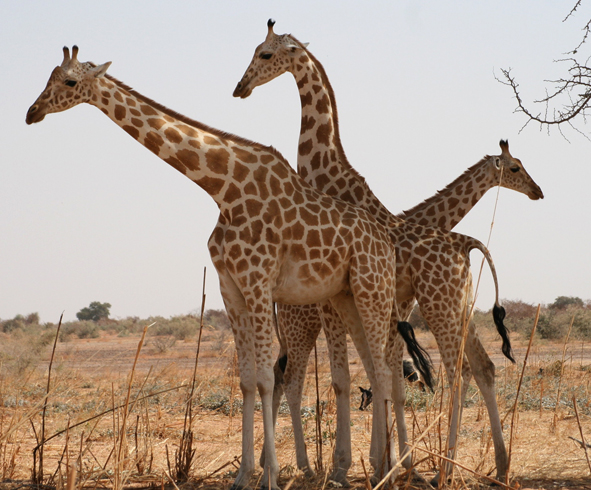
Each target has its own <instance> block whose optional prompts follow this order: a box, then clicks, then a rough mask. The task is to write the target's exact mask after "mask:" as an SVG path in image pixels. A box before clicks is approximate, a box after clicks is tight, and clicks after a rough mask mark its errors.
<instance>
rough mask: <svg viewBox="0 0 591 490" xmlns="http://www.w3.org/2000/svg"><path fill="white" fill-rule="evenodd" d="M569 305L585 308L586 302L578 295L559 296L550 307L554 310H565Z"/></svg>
mask: <svg viewBox="0 0 591 490" xmlns="http://www.w3.org/2000/svg"><path fill="white" fill-rule="evenodd" d="M569 306H576V307H578V308H583V307H584V306H585V303H584V302H583V300H582V299H581V298H578V297H576V296H558V298H556V299H555V300H554V303H552V304H551V305H549V308H551V309H552V310H564V309H566V308H568V307H569Z"/></svg>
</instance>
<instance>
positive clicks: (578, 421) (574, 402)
mask: <svg viewBox="0 0 591 490" xmlns="http://www.w3.org/2000/svg"><path fill="white" fill-rule="evenodd" d="M573 406H574V407H575V415H576V416H577V424H578V425H579V433H580V434H581V439H582V441H577V442H580V444H581V447H582V448H583V450H584V451H585V458H586V459H587V466H589V473H591V461H589V453H588V452H587V448H589V447H591V446H590V445H589V444H587V443H586V442H585V435H584V434H583V427H582V426H581V419H580V418H579V408H578V406H577V397H576V396H574V395H573ZM571 439H573V438H572V437H571ZM573 440H575V441H576V439H573Z"/></svg>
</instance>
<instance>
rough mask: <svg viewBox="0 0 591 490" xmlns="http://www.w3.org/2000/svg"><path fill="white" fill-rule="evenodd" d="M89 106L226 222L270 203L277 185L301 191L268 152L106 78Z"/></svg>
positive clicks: (272, 152) (291, 174)
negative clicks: (197, 191)
mask: <svg viewBox="0 0 591 490" xmlns="http://www.w3.org/2000/svg"><path fill="white" fill-rule="evenodd" d="M89 103H90V104H92V105H94V106H96V107H98V108H99V109H101V110H102V111H103V112H104V113H105V114H106V115H107V116H108V117H109V118H111V119H112V120H113V121H114V122H115V123H116V124H117V125H119V126H120V127H121V128H122V129H123V130H124V131H126V132H127V133H128V134H129V135H130V136H132V137H133V138H134V139H136V140H137V141H138V142H139V143H141V144H142V145H144V146H145V147H146V148H147V149H148V150H150V151H152V152H153V153H155V154H156V155H157V156H158V157H160V158H161V159H162V160H164V161H165V162H166V163H168V164H169V165H170V166H171V167H173V168H175V169H176V170H178V171H179V172H181V173H182V174H184V175H186V176H187V177H188V178H189V179H191V180H192V181H193V182H195V183H196V184H197V185H199V186H200V187H201V188H203V189H204V190H205V191H206V192H207V193H208V194H209V195H210V196H211V197H212V198H213V200H214V201H215V202H216V204H217V205H218V207H219V208H220V212H221V213H222V214H223V215H226V216H227V217H229V218H231V217H232V213H235V212H236V209H237V208H238V207H244V206H248V202H249V201H250V200H252V198H253V197H256V198H257V200H258V201H259V202H260V201H265V200H268V199H269V198H270V197H272V194H273V190H274V189H275V190H277V189H278V188H279V187H280V186H281V184H280V181H286V180H287V181H290V183H291V188H292V189H293V188H296V189H298V188H299V187H300V183H299V177H298V176H297V175H296V174H295V172H293V170H292V169H291V168H290V167H289V165H288V164H287V162H285V160H284V159H283V157H281V155H279V153H278V152H276V151H275V150H273V149H272V148H268V147H265V146H263V145H259V144H257V143H254V142H251V141H248V140H245V139H243V138H240V137H238V136H234V135H230V134H227V133H223V132H221V131H218V130H216V129H213V128H210V127H207V126H205V125H204V124H202V123H199V122H197V121H193V120H190V119H188V118H186V117H184V116H181V115H180V114H177V113H175V112H173V111H171V110H169V109H167V108H165V107H164V106H162V105H160V104H158V103H156V102H154V101H151V100H150V99H147V98H146V97H144V96H142V95H140V94H139V93H137V92H136V91H134V90H132V89H130V88H129V87H127V86H125V85H124V84H122V83H121V82H119V81H118V80H116V79H114V78H113V77H111V76H109V75H106V76H105V77H103V78H101V79H100V80H99V86H98V87H97V88H96V89H95V92H94V93H93V94H92V95H91V97H90V100H89ZM283 187H285V185H284V186H283Z"/></svg>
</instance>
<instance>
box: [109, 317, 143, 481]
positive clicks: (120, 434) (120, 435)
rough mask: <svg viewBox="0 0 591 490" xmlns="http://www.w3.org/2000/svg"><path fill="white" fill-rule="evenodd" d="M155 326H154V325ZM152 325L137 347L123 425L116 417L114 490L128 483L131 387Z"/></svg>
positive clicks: (126, 398) (124, 407) (124, 409)
mask: <svg viewBox="0 0 591 490" xmlns="http://www.w3.org/2000/svg"><path fill="white" fill-rule="evenodd" d="M152 325H153V324H152ZM149 327H150V325H146V326H145V327H144V330H143V332H142V336H141V338H140V341H139V343H138V346H137V350H136V353H135V358H134V360H133V366H132V368H131V373H130V375H129V382H128V383H127V394H126V397H125V403H124V404H123V410H122V413H121V415H120V417H121V425H119V421H118V420H117V419H118V417H115V418H114V420H117V424H116V425H115V426H114V431H113V432H114V437H115V446H114V448H113V449H114V469H113V489H114V490H121V489H122V488H123V487H124V486H125V483H126V480H127V475H128V472H127V471H125V470H126V469H127V468H126V466H127V463H128V462H129V457H128V454H127V420H128V417H129V402H130V399H131V387H132V385H133V379H134V376H135V370H136V366H137V361H138V359H139V357H140V352H141V350H142V346H143V345H144V340H145V338H146V333H147V331H148V328H149ZM112 400H113V406H114V405H115V403H114V395H113V398H112ZM113 414H114V415H115V414H116V415H117V416H119V413H118V412H115V411H113Z"/></svg>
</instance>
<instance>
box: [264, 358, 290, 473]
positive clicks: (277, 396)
mask: <svg viewBox="0 0 591 490" xmlns="http://www.w3.org/2000/svg"><path fill="white" fill-rule="evenodd" d="M286 360H287V354H286V352H284V350H283V347H281V348H280V350H279V355H278V356H277V360H276V361H275V365H274V366H273V374H274V375H275V376H274V377H275V380H274V384H273V429H275V428H276V427H277V417H278V415H279V407H280V406H281V398H282V397H283V369H282V368H281V365H282V364H283V362H286ZM274 439H275V438H273V440H274ZM265 444H266V441H263V449H262V451H261V457H260V459H259V466H260V467H261V468H264V467H265Z"/></svg>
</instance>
